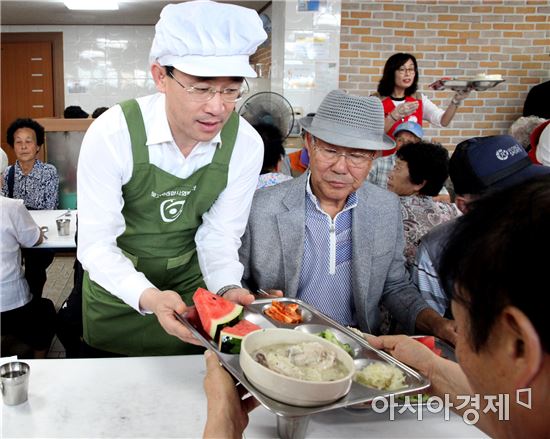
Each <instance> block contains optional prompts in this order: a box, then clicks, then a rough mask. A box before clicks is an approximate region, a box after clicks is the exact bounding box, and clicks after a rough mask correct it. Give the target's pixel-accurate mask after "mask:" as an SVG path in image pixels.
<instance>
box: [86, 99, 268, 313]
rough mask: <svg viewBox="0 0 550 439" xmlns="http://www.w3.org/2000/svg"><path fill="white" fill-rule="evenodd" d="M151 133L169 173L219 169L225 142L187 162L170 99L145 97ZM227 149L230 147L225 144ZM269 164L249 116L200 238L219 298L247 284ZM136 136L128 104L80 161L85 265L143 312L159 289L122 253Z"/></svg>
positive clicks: (107, 116)
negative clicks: (248, 251) (147, 295)
mask: <svg viewBox="0 0 550 439" xmlns="http://www.w3.org/2000/svg"><path fill="white" fill-rule="evenodd" d="M137 101H138V104H139V106H140V109H141V112H142V115H143V120H144V124H145V131H146V134H147V146H148V148H149V160H150V162H151V164H154V165H156V166H157V167H159V168H161V169H162V170H164V171H166V172H168V173H170V174H172V175H175V176H177V177H179V178H187V177H189V176H190V175H192V174H193V173H194V172H195V171H197V170H198V169H200V168H201V167H203V166H205V165H207V164H209V163H211V161H212V158H213V156H214V152H215V150H216V148H217V147H218V144H219V142H220V135H219V134H218V135H216V136H215V137H214V138H213V139H212V140H211V141H210V142H200V143H198V144H197V145H196V146H195V147H194V148H193V150H192V151H191V153H190V154H189V155H188V156H187V157H184V156H183V154H182V153H181V152H180V150H179V149H178V147H177V145H176V143H175V142H174V139H173V137H172V133H171V131H170V127H169V125H168V120H167V118H166V111H165V95H164V94H161V93H157V94H154V95H151V96H146V97H142V98H138V99H137ZM222 147H223V146H222ZM262 161H263V143H262V140H261V137H260V136H259V135H258V133H257V132H256V131H255V130H254V128H252V126H250V124H249V123H248V122H246V121H245V120H244V119H243V118H241V119H240V124H239V132H238V134H237V139H236V142H235V147H234V149H233V154H232V156H231V161H230V163H229V170H228V180H227V186H226V188H225V189H224V190H223V192H222V193H221V194H220V196H219V197H218V199H217V200H216V202H215V203H214V204H213V206H212V207H211V208H210V210H208V211H207V212H206V213H205V214H204V215H203V216H202V221H203V222H202V225H201V226H199V228H198V230H197V233H196V235H195V242H196V244H197V254H198V259H199V264H200V268H201V271H202V274H203V278H204V281H205V283H206V286H207V288H208V289H209V290H211V291H213V292H216V291H218V290H219V289H220V288H221V287H223V286H225V285H229V284H236V285H241V283H240V280H241V278H242V273H243V267H242V264H241V263H240V262H239V256H238V249H239V247H240V245H241V240H240V238H241V236H242V235H243V233H244V230H245V227H246V223H247V221H248V215H249V213H250V206H251V203H252V197H253V195H254V190H255V188H256V184H257V182H258V175H259V173H260V169H261V167H262ZM132 169H133V160H132V147H131V142H130V135H129V132H128V129H127V124H126V120H125V119H124V115H123V113H122V110H121V108H120V106H118V105H115V106H113V107H111V108H110V109H109V110H107V111H106V112H105V113H103V114H102V115H101V116H100V117H99V118H98V119H96V120H95V121H94V122H93V123H92V125H91V126H90V128H89V129H88V131H87V132H86V135H85V136H84V140H83V142H82V148H81V150H80V157H79V160H78V180H77V182H78V259H79V260H80V262H81V263H82V265H83V267H84V269H85V270H87V271H88V273H89V274H90V278H91V279H92V280H93V281H94V282H96V283H98V284H99V285H100V286H102V287H103V288H105V289H106V290H107V291H109V292H111V293H112V294H114V295H115V296H117V297H119V298H120V299H121V300H123V301H124V302H125V303H127V304H128V305H130V306H132V307H133V308H135V309H136V310H137V311H139V312H141V310H140V307H139V298H140V296H141V294H142V292H143V291H144V290H145V289H147V288H150V287H154V286H155V285H153V284H152V283H151V282H150V281H149V280H148V279H147V278H146V277H145V275H144V274H143V273H141V272H138V271H136V269H135V268H134V266H133V265H132V262H131V261H130V260H129V259H128V258H126V257H125V256H124V255H123V254H122V252H121V250H120V249H119V248H118V247H117V243H116V239H117V237H118V236H120V235H121V234H122V233H123V232H124V230H125V222H124V217H123V216H122V207H123V205H124V200H123V198H122V186H123V185H124V184H126V183H127V182H128V181H129V180H130V177H131V175H132Z"/></svg>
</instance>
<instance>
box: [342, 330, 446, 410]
mask: <svg viewBox="0 0 550 439" xmlns="http://www.w3.org/2000/svg"><path fill="white" fill-rule="evenodd" d="M421 337H425V336H423V335H413V336H412V338H421ZM434 338H435V347H436V348H438V349H440V350H441V357H442V358H445V359H447V360H451V361H454V362H455V363H456V357H455V350H454V348H453V347H452V346H451V345H449V344H448V343H446V342H444V341H443V340H441V339H440V338H437V337H434ZM424 393H426V392H411V393H407V395H409V397H410V396H418V395H421V394H424ZM404 396H405V395H403V396H402V397H401V398H395V399H394V404H395V407H404V406H405V405H407V404H409V405H411V406H413V407H419V406H420V407H427V405H428V403H427V401H420V402H417V401H409V402H407V401H406V400H404V399H402V398H403V397H404ZM371 402H372V401H367V402H364V403H360V404H355V405H351V406H348V407H346V408H347V409H348V410H352V411H356V410H365V409H367V410H370V409H372V405H371Z"/></svg>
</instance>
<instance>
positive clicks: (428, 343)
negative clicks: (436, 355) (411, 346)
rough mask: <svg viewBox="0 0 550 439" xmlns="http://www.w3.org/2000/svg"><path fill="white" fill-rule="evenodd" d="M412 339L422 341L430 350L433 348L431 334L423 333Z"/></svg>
mask: <svg viewBox="0 0 550 439" xmlns="http://www.w3.org/2000/svg"><path fill="white" fill-rule="evenodd" d="M414 339H415V340H416V341H419V342H420V343H422V344H423V345H424V346H427V347H428V348H430V349H431V350H432V351H433V350H434V348H435V337H434V336H433V335H424V336H422V337H415V338H414Z"/></svg>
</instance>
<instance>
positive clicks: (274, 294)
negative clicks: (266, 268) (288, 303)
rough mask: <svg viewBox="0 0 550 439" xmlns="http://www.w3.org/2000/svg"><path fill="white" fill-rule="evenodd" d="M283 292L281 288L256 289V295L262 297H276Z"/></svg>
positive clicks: (282, 294)
mask: <svg viewBox="0 0 550 439" xmlns="http://www.w3.org/2000/svg"><path fill="white" fill-rule="evenodd" d="M284 295H285V294H284V293H283V290H272V289H269V290H261V289H259V290H258V297H263V298H264V299H268V298H270V297H272V298H277V297H283V296H284Z"/></svg>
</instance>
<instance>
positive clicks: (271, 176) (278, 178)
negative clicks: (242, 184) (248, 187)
mask: <svg viewBox="0 0 550 439" xmlns="http://www.w3.org/2000/svg"><path fill="white" fill-rule="evenodd" d="M287 180H292V177H291V176H290V175H286V174H282V173H280V172H268V173H267V174H261V175H260V176H259V178H258V185H257V186H256V189H262V188H264V187H269V186H275V185H276V184H279V183H282V182H283V181H287Z"/></svg>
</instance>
